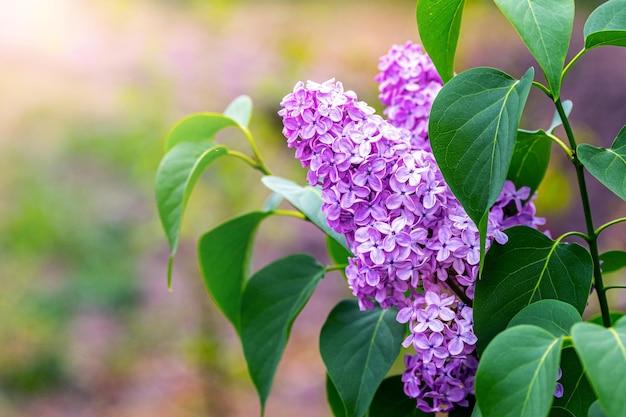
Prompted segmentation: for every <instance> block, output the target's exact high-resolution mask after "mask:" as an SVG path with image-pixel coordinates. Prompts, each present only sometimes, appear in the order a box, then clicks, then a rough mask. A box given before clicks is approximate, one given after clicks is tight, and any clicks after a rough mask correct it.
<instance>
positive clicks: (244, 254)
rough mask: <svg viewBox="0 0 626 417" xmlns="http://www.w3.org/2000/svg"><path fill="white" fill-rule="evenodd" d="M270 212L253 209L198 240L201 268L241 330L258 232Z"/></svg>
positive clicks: (213, 294) (214, 295)
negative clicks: (241, 318) (242, 298)
mask: <svg viewBox="0 0 626 417" xmlns="http://www.w3.org/2000/svg"><path fill="white" fill-rule="evenodd" d="M269 215H270V213H267V212H252V213H248V214H244V215H243V216H240V217H236V218H234V219H232V220H229V221H227V222H226V223H223V224H221V225H219V226H218V227H216V228H215V229H213V230H211V231H209V232H207V233H206V234H204V235H203V236H202V237H201V238H200V241H199V242H198V259H199V260H200V269H201V270H202V275H203V277H204V282H205V284H206V287H207V289H208V291H209V294H210V295H211V297H212V298H213V300H214V301H215V303H216V304H217V306H218V307H219V308H220V310H222V312H223V313H224V315H225V316H226V317H227V318H228V320H230V322H231V323H232V324H233V326H234V327H235V329H236V330H237V331H239V329H240V326H239V324H240V322H239V318H240V312H241V296H242V293H243V286H244V283H245V280H246V279H247V277H248V268H249V259H250V253H251V251H252V246H253V243H254V242H253V240H254V235H255V233H256V230H257V227H258V226H259V224H260V223H261V221H262V220H263V219H264V218H266V217H267V216H269Z"/></svg>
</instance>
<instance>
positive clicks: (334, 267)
mask: <svg viewBox="0 0 626 417" xmlns="http://www.w3.org/2000/svg"><path fill="white" fill-rule="evenodd" d="M347 266H348V265H346V264H333V265H328V266H326V268H324V270H325V271H326V272H331V271H343V270H344V269H346V267H347Z"/></svg>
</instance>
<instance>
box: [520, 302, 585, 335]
mask: <svg viewBox="0 0 626 417" xmlns="http://www.w3.org/2000/svg"><path fill="white" fill-rule="evenodd" d="M580 321H582V318H581V317H580V314H579V313H578V311H577V310H576V309H575V308H574V307H572V305H571V304H567V303H564V302H563V301H559V300H539V301H537V302H534V303H532V304H530V305H527V306H526V307H524V308H523V309H521V310H520V311H519V312H518V313H517V314H516V315H515V316H514V317H513V318H512V319H511V321H510V322H509V325H508V327H513V326H518V325H520V324H532V325H535V326H538V327H541V328H542V329H544V330H547V331H549V332H550V333H552V334H553V335H554V336H555V337H559V336H567V335H569V331H570V329H571V328H572V326H573V325H574V324H576V323H578V322H580Z"/></svg>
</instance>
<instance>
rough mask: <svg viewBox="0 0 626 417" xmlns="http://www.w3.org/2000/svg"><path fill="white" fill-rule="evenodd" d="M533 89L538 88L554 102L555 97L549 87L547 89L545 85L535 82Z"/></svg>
mask: <svg viewBox="0 0 626 417" xmlns="http://www.w3.org/2000/svg"><path fill="white" fill-rule="evenodd" d="M533 87H536V88H538V89H539V90H541V91H542V92H543V93H544V94H545V95H546V96H548V97H549V98H550V100H552V101H554V96H553V95H552V93H551V92H550V89H549V88H548V87H546V86H545V85H543V84H541V83H540V82H539V81H533Z"/></svg>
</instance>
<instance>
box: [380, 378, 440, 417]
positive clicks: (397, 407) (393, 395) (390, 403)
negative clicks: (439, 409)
mask: <svg viewBox="0 0 626 417" xmlns="http://www.w3.org/2000/svg"><path fill="white" fill-rule="evenodd" d="M428 416H432V417H434V414H426V413H424V412H423V411H420V410H419V409H418V408H417V406H416V404H415V399H414V398H410V397H408V396H407V395H406V394H405V393H404V383H403V382H402V377H401V376H400V375H395V376H390V377H389V378H386V379H385V380H384V381H383V382H382V383H381V384H380V387H378V390H377V391H376V395H374V400H373V401H372V405H370V411H369V414H368V417H428Z"/></svg>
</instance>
